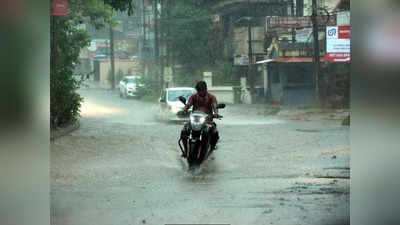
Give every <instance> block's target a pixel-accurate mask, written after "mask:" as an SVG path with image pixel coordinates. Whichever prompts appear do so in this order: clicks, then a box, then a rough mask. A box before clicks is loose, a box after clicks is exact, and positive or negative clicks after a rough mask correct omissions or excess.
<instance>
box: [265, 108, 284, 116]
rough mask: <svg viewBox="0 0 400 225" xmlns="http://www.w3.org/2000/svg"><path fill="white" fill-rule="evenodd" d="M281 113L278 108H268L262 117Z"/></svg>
mask: <svg viewBox="0 0 400 225" xmlns="http://www.w3.org/2000/svg"><path fill="white" fill-rule="evenodd" d="M279 111H281V107H280V106H268V107H266V108H265V110H264V116H273V115H276V114H278V113H279Z"/></svg>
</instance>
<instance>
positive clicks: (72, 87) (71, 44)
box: [50, 0, 133, 128]
mask: <svg viewBox="0 0 400 225" xmlns="http://www.w3.org/2000/svg"><path fill="white" fill-rule="evenodd" d="M69 5H70V14H69V15H68V16H65V17H59V16H52V17H51V27H50V29H51V57H50V125H51V127H53V128H54V127H58V126H62V125H65V124H68V123H71V122H74V121H75V120H76V119H77V118H78V117H79V113H80V106H81V102H82V100H83V99H82V97H81V96H80V95H79V94H78V93H76V90H77V89H78V88H79V81H77V80H75V79H74V78H73V74H74V71H75V67H76V66H77V65H78V64H79V61H78V58H79V53H80V50H81V49H82V48H83V47H85V46H87V45H88V44H89V42H90V37H89V36H88V34H87V32H86V31H85V30H81V29H79V28H78V25H79V24H82V23H84V21H85V20H88V21H89V22H90V23H91V24H93V25H94V26H95V27H96V28H98V29H99V28H102V27H104V25H105V24H107V23H108V24H113V20H112V15H113V12H114V10H120V11H124V10H127V11H128V12H129V13H132V12H133V5H132V3H131V0H90V1H89V0H69Z"/></svg>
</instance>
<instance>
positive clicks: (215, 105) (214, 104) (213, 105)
mask: <svg viewBox="0 0 400 225" xmlns="http://www.w3.org/2000/svg"><path fill="white" fill-rule="evenodd" d="M211 105H212V110H213V112H214V114H218V108H217V99H216V98H215V97H212V100H211Z"/></svg>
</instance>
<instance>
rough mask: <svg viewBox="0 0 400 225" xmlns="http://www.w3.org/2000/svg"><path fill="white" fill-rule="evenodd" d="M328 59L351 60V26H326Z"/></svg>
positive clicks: (339, 61)
mask: <svg viewBox="0 0 400 225" xmlns="http://www.w3.org/2000/svg"><path fill="white" fill-rule="evenodd" d="M326 61H327V62H337V63H347V62H350V26H333V27H326Z"/></svg>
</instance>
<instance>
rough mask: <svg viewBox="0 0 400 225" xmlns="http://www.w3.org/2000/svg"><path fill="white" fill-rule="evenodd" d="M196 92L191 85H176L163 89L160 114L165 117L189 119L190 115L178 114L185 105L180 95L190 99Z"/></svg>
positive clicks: (178, 119) (179, 119) (180, 119)
mask: <svg viewBox="0 0 400 225" xmlns="http://www.w3.org/2000/svg"><path fill="white" fill-rule="evenodd" d="M193 94H196V89H194V88H191V87H176V88H166V89H164V90H163V91H162V93H161V97H160V99H159V102H160V116H161V118H163V119H167V120H175V121H183V120H187V119H188V116H180V115H177V113H178V112H179V111H181V110H182V109H183V107H184V106H185V105H184V104H183V103H182V102H181V101H180V100H179V97H180V96H183V97H185V98H186V100H189V98H190V96H192V95H193Z"/></svg>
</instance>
